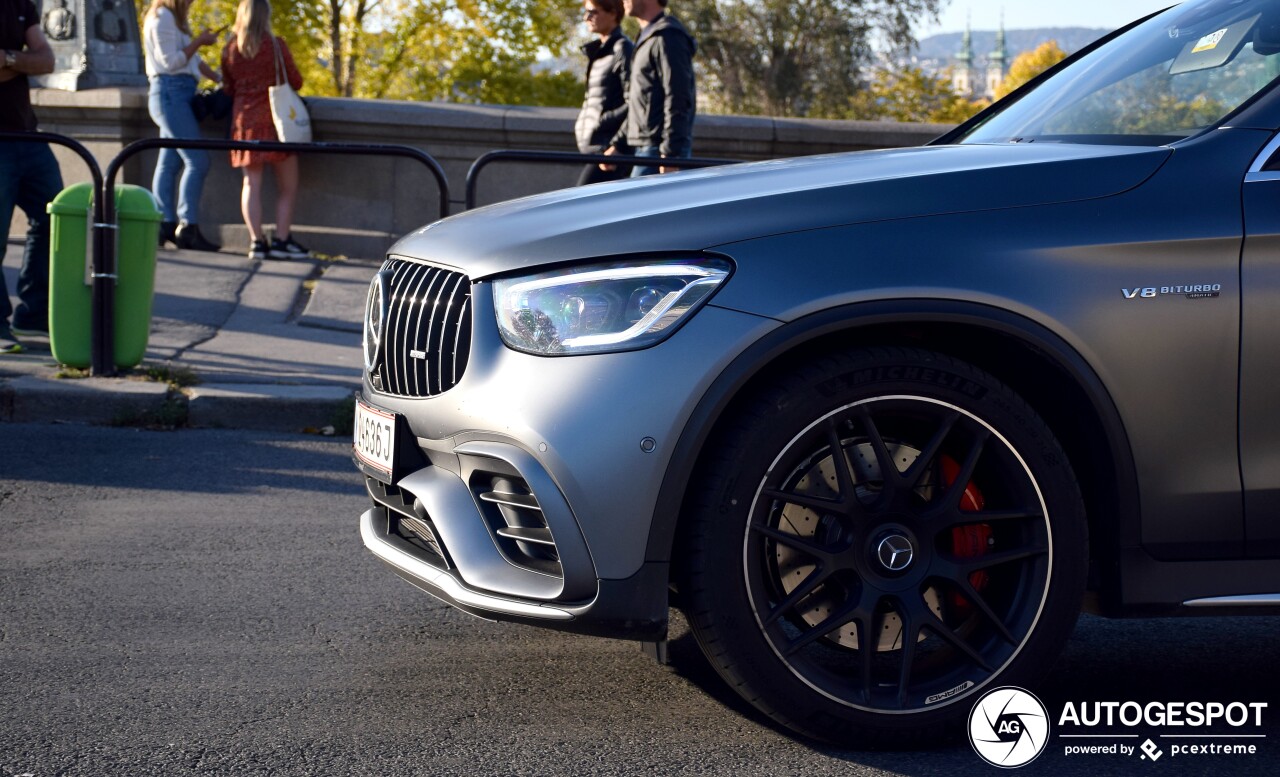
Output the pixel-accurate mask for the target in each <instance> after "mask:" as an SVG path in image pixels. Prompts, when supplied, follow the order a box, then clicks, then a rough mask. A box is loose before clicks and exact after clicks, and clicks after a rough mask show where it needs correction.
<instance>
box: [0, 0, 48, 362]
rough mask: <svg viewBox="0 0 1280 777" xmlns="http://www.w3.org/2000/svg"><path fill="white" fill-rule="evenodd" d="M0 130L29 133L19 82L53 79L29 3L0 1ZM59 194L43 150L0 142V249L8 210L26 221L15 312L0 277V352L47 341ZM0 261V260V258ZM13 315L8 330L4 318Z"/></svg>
mask: <svg viewBox="0 0 1280 777" xmlns="http://www.w3.org/2000/svg"><path fill="white" fill-rule="evenodd" d="M0 57H2V59H0V130H2V131H5V132H34V131H35V128H36V116H35V113H34V112H33V111H32V110H31V94H30V88H31V87H30V84H28V83H27V76H29V75H40V74H42V73H51V72H53V49H51V48H49V42H48V41H47V40H45V37H44V33H43V32H41V31H40V15H39V14H38V13H37V11H36V6H35V3H33V2H31V0H0ZM61 190H62V173H61V171H59V169H58V162H57V160H56V159H54V157H53V151H51V150H50V148H49V146H48V144H47V143H25V142H17V141H12V140H0V222H3V223H4V227H5V242H4V243H3V244H0V250H3V249H4V248H5V247H6V246H7V245H8V240H9V224H10V222H11V221H12V220H13V209H14V206H17V207H19V208H22V211H23V212H24V213H26V214H27V223H28V225H29V229H28V230H27V246H26V251H25V252H24V254H23V257H22V269H21V271H20V272H19V273H18V288H17V292H18V300H19V302H18V307H17V309H16V310H15V309H14V308H13V305H12V304H11V303H10V302H9V289H8V287H7V286H6V285H5V282H4V275H3V274H2V273H0V353H18V352H20V351H21V350H22V345H21V343H19V342H18V341H17V340H16V339H14V335H15V334H16V335H23V336H48V334H49V216H48V214H47V213H45V208H46V207H47V206H48V204H49V201H50V200H52V199H53V198H54V197H55V196H56V195H57V194H58V192H59V191H61ZM0 258H2V257H0ZM10 315H12V316H13V325H12V329H11V328H10V322H9V316H10Z"/></svg>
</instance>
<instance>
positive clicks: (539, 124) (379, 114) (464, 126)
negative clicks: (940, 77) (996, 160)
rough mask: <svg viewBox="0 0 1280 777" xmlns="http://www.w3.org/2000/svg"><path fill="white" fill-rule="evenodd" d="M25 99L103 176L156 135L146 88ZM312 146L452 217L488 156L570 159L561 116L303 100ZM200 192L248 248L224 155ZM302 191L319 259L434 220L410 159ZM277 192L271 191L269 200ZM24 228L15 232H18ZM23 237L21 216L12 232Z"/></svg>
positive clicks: (136, 172)
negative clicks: (443, 194) (344, 149)
mask: <svg viewBox="0 0 1280 777" xmlns="http://www.w3.org/2000/svg"><path fill="white" fill-rule="evenodd" d="M32 100H33V102H34V103H35V105H36V111H37V114H38V115H39V117H40V123H41V129H43V130H45V131H48V132H57V133H61V134H64V135H69V136H71V137H73V138H75V139H77V140H79V141H80V142H82V143H84V144H85V145H86V146H87V147H88V148H89V149H90V150H91V151H92V152H93V153H94V154H95V156H97V158H98V160H99V164H100V165H101V166H102V167H103V168H105V167H106V165H107V163H108V162H109V161H110V159H111V158H112V157H113V156H114V155H115V154H117V153H118V152H119V151H120V149H122V148H123V147H124V146H125V145H127V144H128V143H130V142H132V141H134V140H137V139H139V138H143V137H154V136H155V134H156V129H155V126H154V125H153V124H152V122H151V119H150V116H149V115H148V113H147V95H146V90H145V89H141V88H132V87H121V88H103V89H93V90H88V91H80V92H64V91H59V90H55V89H37V90H33V92H32ZM307 103H308V105H309V106H310V108H311V114H312V120H313V124H314V127H315V140H316V141H321V142H342V143H393V144H403V145H408V146H413V147H415V148H419V149H422V150H423V151H426V152H427V153H428V154H430V155H431V156H433V157H434V158H435V159H436V160H437V161H438V162H439V163H440V164H441V166H442V167H443V168H444V170H445V173H446V175H447V176H448V181H449V186H450V194H449V197H450V200H451V203H450V205H451V211H452V212H455V213H456V212H458V211H460V210H462V208H463V200H464V195H465V182H466V177H467V171H468V169H469V168H470V166H471V164H472V163H473V162H474V161H475V159H476V158H477V157H479V156H481V155H482V154H484V153H486V152H488V151H492V150H494V149H531V150H548V151H575V150H576V148H575V146H574V142H573V121H574V117H575V116H576V111H575V110H574V109H569V108H531V107H519V106H497V105H454V104H447V103H410V102H395V101H388V100H351V99H339V98H319V97H313V98H308V99H307ZM947 129H949V126H947V125H921V124H896V123H886V122H857V121H823V120H803V119H774V118H768V117H749V116H700V117H699V118H698V120H697V124H696V128H695V131H694V152H695V154H696V155H698V156H703V157H721V158H730V159H743V160H758V159H772V158H777V157H786V156H803V155H810V154H822V153H831V152H843V151H859V150H864V149H874V148H889V147H901V146H914V145H920V144H923V143H925V142H927V141H928V140H930V139H931V138H934V137H936V136H937V135H939V134H941V133H942V132H944V131H946V130H947ZM226 133H227V124H226V122H222V123H221V124H214V123H210V124H207V125H206V127H205V134H206V136H207V137H210V138H217V137H226ZM56 153H57V154H58V157H59V159H60V161H61V163H62V170H63V176H64V178H65V179H66V181H67V183H72V182H75V181H83V180H88V178H89V175H88V172H87V171H86V170H85V166H84V164H83V163H82V162H81V161H80V160H79V159H78V158H77V157H76V156H75V155H74V154H72V153H71V152H70V151H66V150H63V149H56ZM212 153H213V154H214V163H213V166H212V170H211V173H210V176H209V179H208V181H207V183H206V185H205V190H204V198H203V201H202V207H201V226H202V228H204V229H205V231H206V233H207V234H208V233H212V234H213V235H218V236H220V237H221V239H222V241H223V243H224V244H225V245H226V247H227V249H228V250H237V251H238V250H240V249H242V248H247V246H248V237H247V230H246V229H245V227H244V225H243V223H242V222H241V217H240V211H239V202H240V199H239V194H240V174H239V171H236V170H233V169H231V167H230V166H229V164H228V163H227V157H226V154H225V153H224V152H212ZM156 154H157V152H156V151H147V152H143V153H142V154H140V155H139V156H137V157H134V158H133V160H132V161H131V162H129V163H128V164H126V165H125V167H124V169H123V181H124V182H127V183H134V184H140V185H143V186H147V185H149V183H150V180H151V171H152V169H153V167H154V164H155V156H156ZM301 170H302V173H301V175H302V191H301V194H300V197H299V204H298V211H297V214H296V217H295V221H296V227H295V234H296V235H297V236H298V239H299V240H301V241H302V242H303V243H305V244H307V245H308V246H310V247H311V248H312V249H314V250H316V251H320V252H323V253H330V254H347V255H356V256H379V255H381V254H382V253H383V252H384V251H385V249H386V248H387V246H389V245H390V244H391V243H392V242H393V241H394V240H395V238H396V237H397V236H398V235H401V234H404V233H405V232H408V231H410V230H412V229H415V228H416V227H418V226H421V225H422V224H424V223H427V222H429V221H432V220H434V219H435V218H436V217H437V216H438V214H439V209H440V201H439V195H438V193H437V188H436V183H435V179H434V178H433V177H432V175H431V174H430V172H428V171H427V169H426V168H424V167H423V166H421V165H420V164H418V163H417V162H414V161H412V160H408V159H394V158H386V159H383V158H377V157H366V156H355V157H338V156H333V155H327V154H326V155H321V154H316V155H312V156H310V157H307V158H304V159H303V160H302V165H301ZM578 172H579V167H578V166H577V165H569V166H565V165H544V164H523V163H510V162H498V163H494V164H492V165H490V166H488V167H486V168H485V171H484V172H483V173H482V174H481V176H480V178H479V180H478V186H477V195H478V196H477V199H478V202H479V204H481V205H484V204H488V203H492V202H498V201H501V200H505V199H510V198H513V197H520V196H524V195H528V194H535V193H538V192H542V191H549V190H552V189H558V188H562V187H565V186H571V185H573V184H574V183H575V182H576V180H577V176H578ZM272 191H274V190H273V189H272V188H270V187H269V188H268V192H272ZM273 202H274V197H273V195H272V194H270V193H269V194H268V195H267V198H266V208H265V214H264V215H265V218H266V220H267V221H268V222H270V221H272V219H273V218H274V217H273V215H272V214H273V207H274V206H273ZM19 224H22V226H21V227H19V226H18V225H19ZM20 229H21V230H25V223H23V222H22V220H21V218H20V215H19V218H16V219H15V221H14V227H13V230H12V231H11V233H10V234H11V235H13V236H17V235H18V234H20Z"/></svg>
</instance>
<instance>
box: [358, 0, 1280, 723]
mask: <svg viewBox="0 0 1280 777" xmlns="http://www.w3.org/2000/svg"><path fill="white" fill-rule="evenodd" d="M1278 74H1280V0H1192V1H1191V2H1187V3H1185V4H1184V5H1181V6H1177V7H1175V8H1172V9H1170V10H1167V11H1164V12H1162V13H1159V14H1156V15H1154V16H1152V17H1150V18H1148V19H1145V20H1142V21H1140V22H1138V23H1135V24H1134V25H1131V26H1130V27H1128V28H1125V29H1123V30H1121V31H1119V32H1117V33H1115V34H1113V35H1111V36H1109V37H1107V38H1105V39H1103V40H1102V41H1100V42H1099V43H1097V44H1095V45H1094V46H1092V47H1091V48H1089V49H1086V50H1085V51H1082V52H1080V53H1079V54H1077V55H1076V56H1074V57H1072V58H1070V59H1068V60H1067V61H1066V62H1064V63H1062V64H1061V65H1059V66H1058V67H1056V68H1055V69H1053V70H1052V71H1050V72H1049V73H1047V74H1045V75H1044V76H1042V77H1041V78H1039V79H1037V80H1036V81H1033V82H1032V83H1030V84H1028V85H1027V86H1026V87H1024V88H1023V89H1022V90H1021V91H1019V92H1016V93H1015V94H1013V95H1012V96H1010V97H1009V98H1008V99H1006V100H1003V101H1001V102H999V103H997V104H996V105H995V106H993V107H992V108H990V109H988V110H987V111H985V112H984V113H982V114H980V115H979V116H977V117H975V118H974V119H973V120H971V121H970V122H968V123H966V124H964V125H962V126H961V127H959V128H958V129H956V130H955V131H954V132H952V133H950V134H948V135H946V136H944V137H942V138H940V139H938V140H937V141H935V142H933V143H932V144H930V145H928V146H925V147H923V148H915V149H905V150H890V151H879V152H867V153H856V154H842V155H833V156H821V157H810V158H802V159H788V160H779V161H773V162H764V163H759V164H744V165H734V166H731V167H724V168H716V169H710V170H704V171H698V172H689V173H682V174H678V175H669V176H655V177H652V178H646V179H639V180H632V181H624V182H619V183H613V184H603V185H597V186H589V187H583V188H580V189H575V190H572V191H561V192H554V193H551V194H547V195H542V196H537V197H531V198H527V199H522V200H518V201H514V202H508V203H504V204H500V205H495V206H492V207H488V208H483V209H480V210H476V211H472V212H469V213H466V214H463V215H460V216H457V217H454V218H450V219H446V220H443V221H440V222H437V223H435V224H432V225H430V226H428V227H425V228H423V229H422V230H420V231H418V232H416V233H414V234H412V235H409V236H408V237H406V238H405V239H403V240H402V241H400V242H399V243H398V244H397V245H396V246H395V247H394V248H393V249H392V251H391V253H390V255H389V256H388V258H387V261H386V263H385V264H384V265H383V268H382V270H381V271H380V272H379V273H378V274H377V277H376V278H375V279H374V280H373V283H372V285H371V287H370V294H369V302H368V308H367V317H366V329H365V340H364V344H365V363H366V367H367V371H366V374H365V381H364V387H363V390H362V392H361V395H360V397H359V402H358V407H357V429H356V437H355V456H356V461H357V464H358V465H359V467H360V469H361V470H362V471H363V473H364V475H365V476H366V484H367V487H368V491H369V495H370V496H371V498H372V506H371V507H370V509H369V510H368V512H366V513H365V514H364V515H363V516H362V517H361V533H362V536H363V539H364V543H365V545H366V546H367V547H368V548H369V549H370V550H371V551H372V552H373V553H374V554H375V555H376V556H377V557H378V558H380V559H381V560H383V561H385V562H386V563H387V564H389V565H390V567H391V568H392V569H393V570H394V571H395V572H396V573H398V574H399V575H401V576H402V577H404V578H405V579H406V580H408V581H409V582H411V583H413V584H414V585H416V586H418V587H419V588H421V589H423V590H424V591H426V592H428V593H430V594H433V595H434V596H437V597H440V598H441V599H444V600H445V601H448V602H450V603H452V604H454V605H456V606H457V607H459V608H461V609H463V610H466V611H467V612H470V613H474V614H476V615H481V616H484V617H488V618H501V619H506V620H514V621H521V622H525V623H530V624H537V625H543V626H551V627H555V628H561V629H566V630H572V631H578V632H584V633H591V634H600V635H609V636H614V637H620V638H626V639H634V640H640V641H644V642H647V643H650V644H651V645H652V646H653V647H654V649H655V652H656V653H657V654H659V655H660V654H661V652H662V648H663V646H664V644H665V643H664V639H665V637H666V630H667V614H668V607H669V606H671V605H672V604H674V605H675V606H678V607H680V608H682V609H683V610H684V612H685V613H686V614H687V617H688V620H689V622H690V624H691V625H692V629H693V631H694V634H695V635H696V638H697V640H698V642H699V644H700V645H701V646H702V648H703V650H704V652H705V654H706V656H707V658H708V659H709V660H710V662H711V663H712V664H713V665H714V666H715V668H716V669H717V671H718V672H719V673H720V674H721V675H722V676H723V677H724V678H725V680H726V681H728V683H729V684H730V685H731V686H732V687H733V688H734V689H735V690H737V691H738V692H739V693H741V694H742V695H743V696H744V697H745V698H746V699H748V700H749V701H750V702H751V703H752V704H754V705H756V706H757V707H759V708H760V709H761V710H763V711H764V712H765V713H767V714H768V715H770V716H772V717H773V718H774V719H776V720H777V721H779V722H781V723H782V724H783V725H785V726H788V727H790V728H791V729H793V730H794V731H796V732H799V733H800V734H803V735H806V736H810V737H815V738H820V739H824V740H830V741H835V742H839V743H843V744H853V745H867V746H876V745H879V746H887V745H902V744H910V743H912V742H918V741H921V740H923V739H926V738H932V737H936V736H938V735H948V734H959V733H960V732H961V730H962V729H963V726H962V724H961V723H960V722H958V720H959V719H961V718H963V717H964V715H965V714H966V713H967V711H968V709H969V707H970V706H971V705H972V704H973V702H974V700H975V699H976V698H977V696H978V695H981V694H982V693H983V692H984V689H990V688H994V687H997V686H999V685H1019V686H1024V687H1026V686H1031V687H1034V686H1035V684H1036V682H1037V678H1039V677H1040V676H1041V675H1042V674H1043V672H1044V671H1045V670H1046V668H1047V667H1048V665H1049V663H1050V662H1051V661H1052V659H1053V658H1054V656H1055V655H1056V654H1057V653H1058V651H1059V649H1060V648H1061V646H1062V644H1063V642H1064V641H1065V640H1066V639H1067V638H1068V637H1069V635H1070V633H1071V630H1072V628H1073V625H1074V623H1075V620H1076V616H1077V614H1078V613H1079V612H1080V611H1081V609H1082V606H1084V607H1088V608H1090V609H1091V610H1093V611H1096V612H1100V613H1103V614H1106V615H1111V616H1134V615H1152V614H1169V613H1175V612H1177V613H1213V614H1220V613H1223V612H1239V613H1251V612H1270V613H1275V612H1276V609H1275V608H1276V607H1277V606H1280V593H1277V592H1280V498H1277V496H1278V495H1280V463H1278V462H1277V457H1278V456H1280V392H1278V391H1276V390H1275V386H1276V380H1277V378H1276V376H1277V374H1280V373H1278V372H1277V368H1278V367H1280V152H1278V151H1277V149H1280V136H1278V135H1277V133H1276V130H1277V128H1280V90H1277V88H1276V85H1277V81H1276V76H1277V75H1278ZM459 660H463V658H462V657H459Z"/></svg>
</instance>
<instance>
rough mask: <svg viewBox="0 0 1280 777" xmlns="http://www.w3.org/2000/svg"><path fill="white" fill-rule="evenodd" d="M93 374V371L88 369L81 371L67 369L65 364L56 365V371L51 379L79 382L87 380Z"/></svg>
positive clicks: (74, 368)
mask: <svg viewBox="0 0 1280 777" xmlns="http://www.w3.org/2000/svg"><path fill="white" fill-rule="evenodd" d="M92 374H93V370H91V369H89V368H88V367H84V368H83V369H82V368H80V367H68V366H67V365H65V364H60V365H58V371H57V372H55V373H53V377H54V378H55V379H57V380H80V379H82V378H87V377H89V376H91V375H92Z"/></svg>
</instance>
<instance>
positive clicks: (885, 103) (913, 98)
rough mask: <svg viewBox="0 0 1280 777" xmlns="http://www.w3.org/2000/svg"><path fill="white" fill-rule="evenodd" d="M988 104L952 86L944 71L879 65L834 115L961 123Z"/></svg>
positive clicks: (869, 118) (872, 118)
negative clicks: (881, 66) (939, 72)
mask: <svg viewBox="0 0 1280 777" xmlns="http://www.w3.org/2000/svg"><path fill="white" fill-rule="evenodd" d="M984 107H986V103H985V102H971V101H969V100H966V99H965V98H963V97H961V96H960V95H958V94H956V93H955V92H954V91H953V90H952V89H951V79H950V78H949V77H948V76H947V75H946V74H943V75H941V76H930V75H928V74H926V73H925V72H924V71H923V70H921V69H920V68H916V67H906V68H904V69H902V70H896V71H894V70H886V69H884V68H878V69H877V70H876V71H875V78H874V79H872V80H871V81H870V82H869V83H867V84H865V85H864V86H863V88H862V89H860V90H859V91H858V92H857V93H856V94H854V95H853V97H852V98H850V100H849V102H848V103H847V105H846V106H845V108H844V109H843V110H841V111H838V112H832V115H833V116H834V117H839V118H848V119H866V120H891V121H919V122H937V123H943V124H958V123H960V122H962V121H964V120H965V119H968V118H969V117H970V116H972V115H974V114H975V113H977V112H978V111H980V110H982V108H984Z"/></svg>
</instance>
